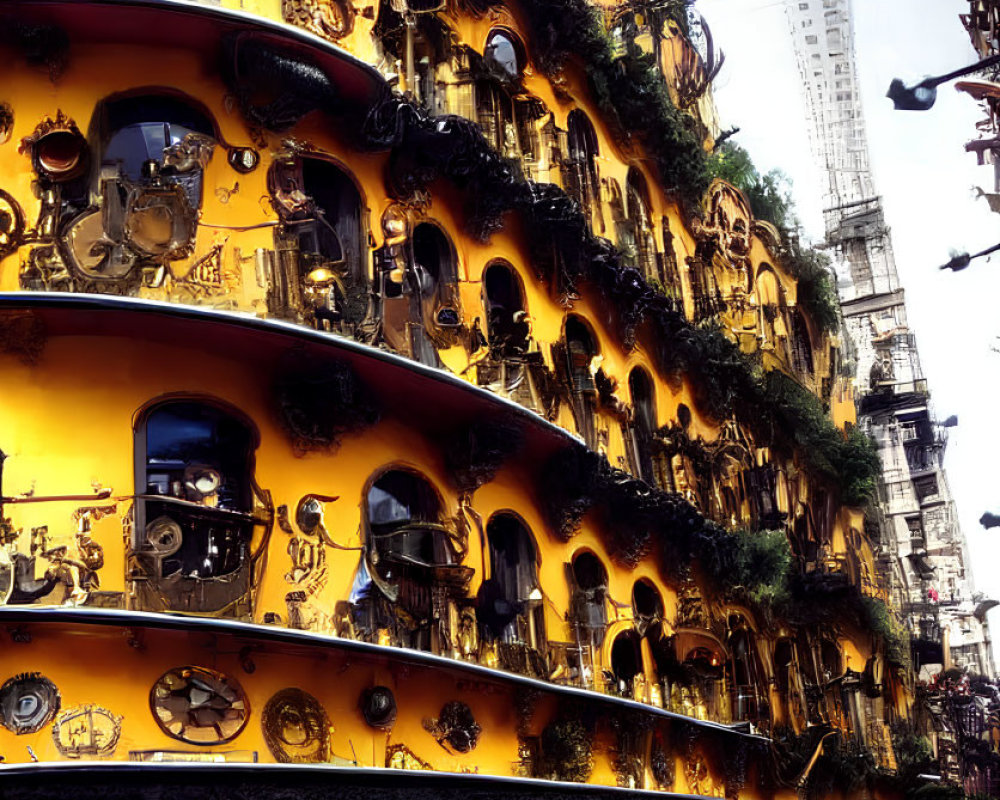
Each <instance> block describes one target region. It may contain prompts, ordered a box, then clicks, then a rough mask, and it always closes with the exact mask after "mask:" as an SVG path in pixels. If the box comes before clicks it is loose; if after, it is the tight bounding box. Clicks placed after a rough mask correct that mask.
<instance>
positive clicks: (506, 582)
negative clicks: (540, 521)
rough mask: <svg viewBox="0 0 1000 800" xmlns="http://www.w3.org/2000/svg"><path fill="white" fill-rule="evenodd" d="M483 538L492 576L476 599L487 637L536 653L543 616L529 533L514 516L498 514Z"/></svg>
mask: <svg viewBox="0 0 1000 800" xmlns="http://www.w3.org/2000/svg"><path fill="white" fill-rule="evenodd" d="M486 536H487V539H488V540H489V549H490V566H491V569H492V574H491V576H490V579H489V580H488V581H484V582H483V587H482V589H481V591H480V597H479V602H480V611H479V619H480V621H481V622H482V623H483V626H484V628H485V631H486V635H487V636H488V637H489V638H491V639H495V640H499V641H500V642H502V643H503V644H525V645H528V646H529V647H533V648H536V649H538V648H539V645H540V644H541V643H542V642H543V641H544V614H543V608H542V591H541V586H540V584H539V580H538V564H537V561H536V554H535V543H534V541H533V539H532V537H531V533H530V532H529V531H528V529H527V528H526V527H525V526H524V523H522V522H521V520H520V519H518V518H517V517H516V516H514V515H513V514H503V513H501V514H496V515H495V516H494V517H493V518H492V519H491V520H490V522H489V524H488V525H487V526H486Z"/></svg>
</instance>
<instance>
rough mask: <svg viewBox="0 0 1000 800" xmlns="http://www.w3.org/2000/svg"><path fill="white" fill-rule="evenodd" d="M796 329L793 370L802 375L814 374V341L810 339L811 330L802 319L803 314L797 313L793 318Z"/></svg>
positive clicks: (793, 347) (793, 341)
mask: <svg viewBox="0 0 1000 800" xmlns="http://www.w3.org/2000/svg"><path fill="white" fill-rule="evenodd" d="M792 326H793V328H794V331H793V334H794V335H793V336H792V368H793V369H794V370H795V371H796V372H798V373H800V374H802V375H810V376H811V375H812V374H813V357H812V340H811V339H810V338H809V328H808V327H807V325H806V321H805V320H804V319H803V318H802V312H801V311H796V312H795V314H794V315H793V316H792Z"/></svg>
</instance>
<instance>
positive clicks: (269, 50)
mask: <svg viewBox="0 0 1000 800" xmlns="http://www.w3.org/2000/svg"><path fill="white" fill-rule="evenodd" d="M222 76H223V79H224V80H225V81H226V85H227V86H228V87H229V90H230V91H231V92H232V93H233V96H234V97H235V98H236V101H237V102H238V103H239V105H240V110H241V111H242V112H243V116H244V117H246V119H247V120H248V121H249V122H250V123H252V124H253V125H258V126H260V127H262V128H265V129H267V130H270V131H276V132H280V131H285V130H288V129H289V128H291V127H292V126H293V125H295V123H297V122H298V121H299V120H300V119H302V117H304V116H305V115H306V114H308V113H309V112H311V111H315V110H317V109H322V110H324V111H327V112H331V113H333V112H338V111H342V110H343V109H342V108H341V105H342V104H340V103H339V102H338V100H337V92H336V89H335V88H334V86H333V83H332V82H331V81H330V79H329V78H328V77H327V76H326V73H324V72H323V70H321V69H320V68H319V67H317V66H315V65H313V64H309V63H307V62H305V61H303V60H302V59H301V57H300V56H298V55H292V54H291V53H282V52H281V51H279V50H277V49H276V48H274V47H273V46H272V45H271V44H265V43H263V42H259V41H255V40H253V39H249V38H246V37H242V36H238V35H231V36H229V37H228V38H227V39H226V41H225V59H224V61H223V65H222Z"/></svg>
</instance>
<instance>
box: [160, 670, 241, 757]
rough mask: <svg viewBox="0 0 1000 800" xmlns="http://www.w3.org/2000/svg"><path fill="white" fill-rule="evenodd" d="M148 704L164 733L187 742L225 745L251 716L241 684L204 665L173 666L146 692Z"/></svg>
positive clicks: (236, 734) (238, 732)
mask: <svg viewBox="0 0 1000 800" xmlns="http://www.w3.org/2000/svg"><path fill="white" fill-rule="evenodd" d="M149 706H150V708H151V709H152V711H153V716H154V717H155V718H156V721H157V723H159V726H160V727H161V728H162V729H163V732H164V733H166V734H167V735H168V736H172V737H173V738H174V739H179V740H180V741H182V742H187V743H188V744H203V745H215V744H225V743H226V742H230V741H232V740H233V739H235V738H236V737H237V736H239V734H240V732H241V731H242V730H243V728H244V727H245V726H246V724H247V720H248V719H249V718H250V706H249V703H248V702H247V697H246V694H245V693H244V691H243V689H242V687H241V686H240V685H239V684H238V683H237V682H236V681H235V680H233V679H232V678H230V677H228V676H227V675H223V674H222V673H221V672H216V671H215V670H211V669H205V668H204V667H175V668H174V669H172V670H170V671H168V672H165V673H164V674H163V675H162V676H161V677H160V679H159V680H158V681H157V682H156V683H155V684H154V685H153V688H152V690H151V691H150V693H149Z"/></svg>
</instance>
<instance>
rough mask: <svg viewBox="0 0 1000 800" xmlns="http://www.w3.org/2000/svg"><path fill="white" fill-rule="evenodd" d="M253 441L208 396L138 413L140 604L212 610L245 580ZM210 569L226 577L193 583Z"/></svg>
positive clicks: (241, 590) (211, 574) (233, 596)
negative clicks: (205, 583)
mask: <svg viewBox="0 0 1000 800" xmlns="http://www.w3.org/2000/svg"><path fill="white" fill-rule="evenodd" d="M254 447H255V434H254V432H253V431H252V430H251V429H250V428H249V427H248V426H247V424H246V423H244V422H242V421H241V420H238V419H237V418H235V417H233V416H232V415H230V414H228V413H226V412H225V411H223V410H221V409H220V408H218V407H216V406H213V405H209V404H207V403H199V402H195V401H190V400H175V401H168V402H166V403H162V404H160V405H158V406H155V407H154V408H153V409H151V410H150V411H149V412H148V413H147V414H146V415H145V417H144V419H143V421H142V423H141V424H140V426H139V428H138V429H137V431H136V455H137V464H136V470H137V474H136V485H137V487H141V488H140V494H139V496H138V498H137V502H136V509H135V513H136V533H135V536H134V542H133V550H134V554H135V556H136V558H137V566H138V567H139V569H140V572H143V573H147V576H146V579H145V580H144V581H142V582H140V583H139V587H138V588H139V590H138V595H137V596H138V598H139V600H140V604H141V605H142V606H143V607H145V608H147V609H152V610H165V609H171V610H200V611H218V610H220V608H221V607H222V606H225V605H228V604H229V603H231V602H232V601H234V600H237V599H239V598H240V597H241V596H242V595H244V594H245V593H246V592H247V591H248V590H249V557H250V540H251V537H252V534H253V527H254V524H255V520H254V517H253V514H252V512H253V500H254V497H253V484H252V454H253V449H254ZM213 578H227V581H225V582H221V583H213V584H212V585H211V588H204V587H201V586H200V582H202V581H207V580H208V579H213ZM164 581H165V582H166V583H164ZM157 589H158V590H159V591H157ZM154 598H155V599H154Z"/></svg>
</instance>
